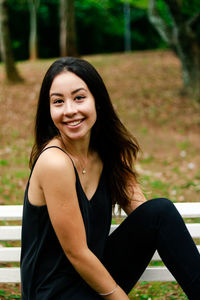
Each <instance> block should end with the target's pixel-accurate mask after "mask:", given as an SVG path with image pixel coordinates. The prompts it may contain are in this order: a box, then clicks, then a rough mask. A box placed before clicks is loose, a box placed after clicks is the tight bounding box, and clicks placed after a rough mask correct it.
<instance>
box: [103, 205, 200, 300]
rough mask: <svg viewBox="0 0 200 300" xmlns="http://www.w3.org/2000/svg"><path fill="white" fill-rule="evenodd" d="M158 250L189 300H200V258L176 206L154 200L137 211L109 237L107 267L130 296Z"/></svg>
mask: <svg viewBox="0 0 200 300" xmlns="http://www.w3.org/2000/svg"><path fill="white" fill-rule="evenodd" d="M155 250H158V252H159V254H160V256H161V258H162V260H163V262H164V263H165V265H166V266H167V268H168V269H169V270H170V271H171V273H172V274H173V275H174V277H175V278H176V280H177V282H178V283H179V284H180V286H181V287H182V289H183V290H184V292H185V293H186V295H187V296H188V298H189V299H192V300H199V299H200V254H199V252H198V250H197V247H196V245H195V244H194V242H193V240H192V238H191V236H190V234H189V232H188V230H187V228H186V226H185V223H184V221H183V219H182V217H181V216H180V214H179V212H178V211H177V209H176V208H175V206H174V205H173V203H172V202H171V201H169V200H167V199H153V200H149V201H147V202H145V203H144V204H142V205H140V206H139V207H138V208H136V209H135V210H134V211H133V212H132V213H131V214H130V215H129V216H128V217H127V218H126V219H125V220H124V221H123V222H122V224H120V226H119V227H118V228H117V229H116V230H115V231H114V232H113V233H112V234H111V235H110V236H109V237H108V241H107V244H106V249H105V255H104V264H105V266H106V268H107V269H108V270H109V271H110V273H111V275H112V276H113V278H114V279H115V280H116V282H117V283H118V284H119V285H120V286H121V287H122V289H124V291H125V292H126V293H127V294H128V293H129V292H130V291H131V289H132V288H133V286H134V285H135V284H136V282H137V281H138V280H139V278H140V276H141V275H142V273H143V272H144V270H145V269H146V267H147V265H148V264H149V262H150V260H151V258H152V256H153V254H154V252H155Z"/></svg>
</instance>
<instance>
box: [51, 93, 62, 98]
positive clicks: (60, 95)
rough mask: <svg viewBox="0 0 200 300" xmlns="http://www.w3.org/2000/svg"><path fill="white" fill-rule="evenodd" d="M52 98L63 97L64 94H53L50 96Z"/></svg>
mask: <svg viewBox="0 0 200 300" xmlns="http://www.w3.org/2000/svg"><path fill="white" fill-rule="evenodd" d="M52 96H59V97H63V94H60V93H51V94H50V97H52Z"/></svg>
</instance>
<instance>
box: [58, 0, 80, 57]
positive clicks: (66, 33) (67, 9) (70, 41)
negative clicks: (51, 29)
mask: <svg viewBox="0 0 200 300" xmlns="http://www.w3.org/2000/svg"><path fill="white" fill-rule="evenodd" d="M60 55H61V56H77V55H78V51H77V41H76V28H75V8H74V0H60Z"/></svg>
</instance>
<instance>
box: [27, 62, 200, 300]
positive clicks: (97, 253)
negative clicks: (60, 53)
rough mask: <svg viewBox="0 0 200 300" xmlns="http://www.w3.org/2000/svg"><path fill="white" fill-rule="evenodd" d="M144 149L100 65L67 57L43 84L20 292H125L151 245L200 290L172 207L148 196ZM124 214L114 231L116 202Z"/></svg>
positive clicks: (46, 298)
mask: <svg viewBox="0 0 200 300" xmlns="http://www.w3.org/2000/svg"><path fill="white" fill-rule="evenodd" d="M138 150H139V146H138V143H137V141H136V139H135V138H134V137H132V136H131V134H130V133H129V132H128V131H127V130H126V129H125V127H124V126H123V125H122V123H121V122H120V120H119V118H118V117H117V115H116V113H115V111H114V109H113V106H112V104H111V101H110V98H109V95H108V92H107V90H106V87H105V85H104V83H103V81H102V79H101V77H100V76H99V74H98V73H97V71H96V70H95V69H94V68H93V67H92V66H91V65H90V64H89V63H88V62H86V61H84V60H81V59H77V58H69V57H68V58H61V59H59V60H57V61H56V62H54V63H53V64H52V66H51V67H50V68H49V70H48V71H47V73H46V75H45V77H44V80H43V83H42V86H41V91H40V96H39V102H38V108H37V115H36V123H35V144H34V146H33V150H32V153H31V158H30V165H31V174H30V178H29V181H28V185H27V188H26V192H25V199H24V212H23V229H22V254H21V280H22V299H23V300H50V299H51V300H67V299H70V300H84V299H86V300H97V299H102V298H103V299H110V300H127V299H128V296H127V294H128V293H129V292H130V290H131V289H132V288H133V286H134V284H135V283H136V282H137V281H138V279H139V278H140V276H141V274H142V273H143V271H144V270H145V268H146V267H147V265H148V263H149V261H150V260H151V257H152V255H153V253H154V252H155V250H156V249H157V250H158V252H159V253H160V255H161V257H162V259H163V261H164V262H165V264H166V265H167V267H168V268H169V270H170V271H171V272H172V274H173V275H174V276H175V278H176V280H177V281H178V282H179V284H180V285H181V287H182V288H183V290H184V291H185V293H186V294H187V296H188V297H189V299H194V300H197V299H199V297H200V296H199V295H200V255H199V253H198V251H197V248H196V246H195V244H194V243H193V241H192V238H191V236H190V235H189V233H188V231H187V229H186V227H185V225H184V222H183V220H182V218H181V216H180V215H179V213H178V212H177V210H176V208H175V206H174V205H173V204H172V203H171V202H170V201H169V200H167V199H153V200H149V201H146V199H145V197H144V195H143V194H142V192H141V189H140V187H139V184H138V182H137V176H136V173H135V171H134V161H135V159H136V155H137V152H138ZM115 203H118V204H119V205H121V207H122V208H123V209H124V210H125V212H126V213H127V215H128V217H127V218H126V219H125V221H124V222H123V223H122V224H121V225H120V226H119V227H118V228H117V229H116V230H115V231H114V232H113V233H112V234H111V235H109V229H110V224H111V216H112V204H115Z"/></svg>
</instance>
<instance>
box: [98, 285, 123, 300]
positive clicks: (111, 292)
mask: <svg viewBox="0 0 200 300" xmlns="http://www.w3.org/2000/svg"><path fill="white" fill-rule="evenodd" d="M117 288H118V285H117V284H116V286H115V287H114V289H112V290H111V291H110V292H107V293H99V295H100V296H102V297H105V296H109V295H112V294H113V293H114V292H115V291H116V290H117Z"/></svg>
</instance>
